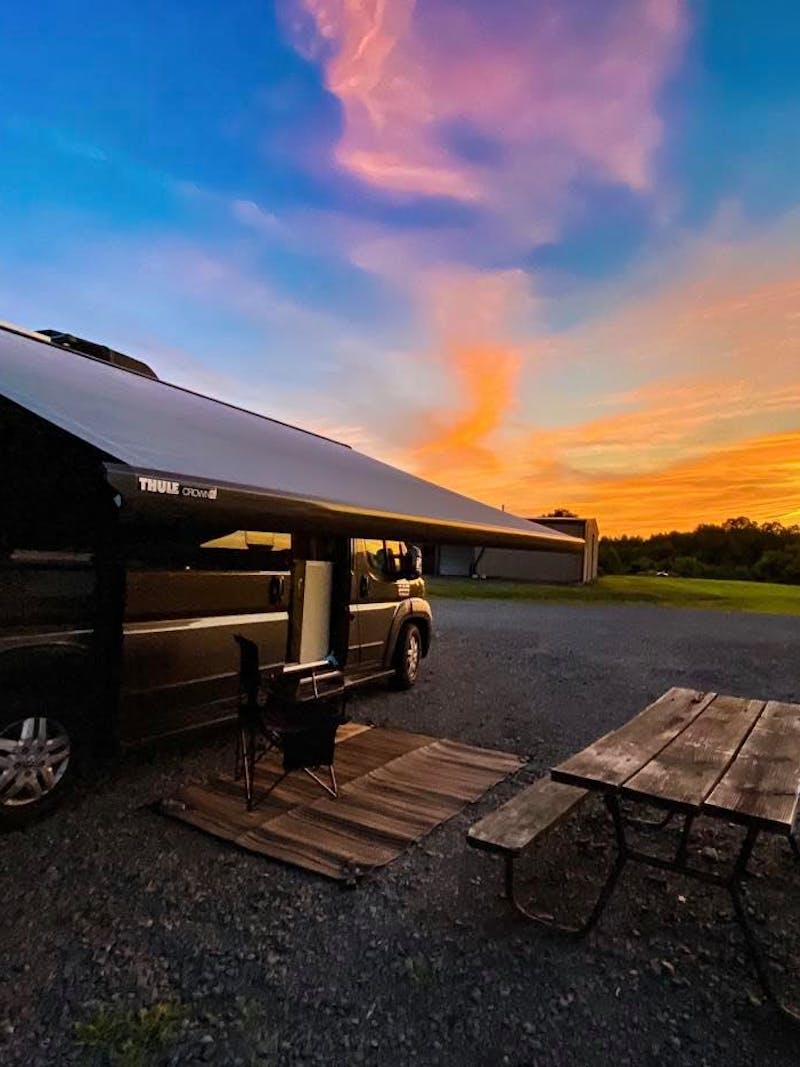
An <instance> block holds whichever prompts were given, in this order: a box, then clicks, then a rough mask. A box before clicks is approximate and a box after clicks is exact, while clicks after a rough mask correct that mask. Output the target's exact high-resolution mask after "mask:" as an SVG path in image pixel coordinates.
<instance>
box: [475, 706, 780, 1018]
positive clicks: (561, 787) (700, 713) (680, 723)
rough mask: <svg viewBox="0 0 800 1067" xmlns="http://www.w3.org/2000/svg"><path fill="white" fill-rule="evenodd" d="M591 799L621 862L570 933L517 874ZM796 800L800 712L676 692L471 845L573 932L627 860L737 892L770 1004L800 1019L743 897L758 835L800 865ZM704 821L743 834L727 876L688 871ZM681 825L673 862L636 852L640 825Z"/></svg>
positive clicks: (544, 784) (527, 796)
mask: <svg viewBox="0 0 800 1067" xmlns="http://www.w3.org/2000/svg"><path fill="white" fill-rule="evenodd" d="M565 790H570V792H566V791H565ZM590 792H594V793H596V794H599V795H600V796H601V797H602V798H603V800H604V802H605V805H606V808H607V810H608V813H609V815H610V817H611V821H612V825H613V828H614V836H615V844H616V856H615V859H614V862H613V864H612V866H611V869H610V870H609V872H608V875H607V877H606V880H605V883H604V884H603V886H602V887H601V890H600V893H599V896H598V898H597V902H596V903H595V905H594V907H593V908H592V910H591V912H590V914H589V916H588V918H587V919H586V920H585V921H584V922H583V923H581V924H580V925H577V926H564V925H561V924H557V923H555V922H554V921H553V920H552V918H551V917H550V916H546V915H542V914H539V913H536V912H531V911H529V910H528V909H527V908H524V907H523V906H522V905H521V904H520V903H519V902H518V901H517V900H516V898H515V895H514V886H513V864H514V859H515V858H516V856H517V855H519V853H520V852H521V851H523V850H524V849H525V848H528V847H530V846H531V845H532V844H534V843H535V842H536V841H538V840H540V839H541V838H542V837H543V836H544V835H545V834H546V833H548V832H549V831H550V830H552V829H554V828H555V827H556V826H558V825H560V823H562V822H563V821H564V819H565V818H567V816H568V815H569V814H571V813H572V812H573V811H575V810H576V809H577V807H578V806H579V805H580V804H581V803H582V801H583V800H584V799H585V798H586V796H587V795H588V794H589V793H590ZM798 797H800V705H797V704H786V703H780V702H778V701H771V700H770V701H765V700H748V699H745V698H742V697H732V696H721V695H719V694H717V693H702V692H697V691H695V690H689V689H682V688H673V689H669V690H668V691H667V692H666V693H664V694H663V695H662V696H661V697H659V698H658V700H656V701H655V702H654V703H653V704H650V705H649V706H648V707H647V708H645V709H644V711H642V712H640V713H639V714H638V715H636V716H635V717H634V718H633V719H631V720H630V721H629V722H628V723H626V724H625V725H624V726H622V727H620V728H619V729H618V730H613V731H611V733H608V734H606V735H605V736H604V737H601V738H600V739H599V740H597V741H595V742H594V743H593V744H591V745H589V746H588V747H587V748H585V749H583V751H581V752H578V753H577V754H576V755H574V756H572V757H570V758H569V759H568V760H566V761H565V762H564V763H561V764H559V765H558V766H557V767H554V768H552V770H551V772H550V777H549V779H548V778H543V779H540V780H539V781H538V782H535V783H534V785H533V786H531V787H529V788H528V789H526V790H524V791H523V792H522V793H520V794H518V795H517V796H516V797H514V798H513V799H512V800H511V801H509V802H508V804H506V805H504V806H503V807H502V808H500V809H499V810H498V811H496V812H492V813H491V814H490V815H487V816H486V817H485V818H484V819H482V820H481V821H480V822H479V823H476V825H475V826H473V827H472V828H471V829H470V830H469V832H468V838H467V839H468V841H469V843H470V844H471V845H473V846H474V847H477V848H482V849H486V850H489V851H493V852H496V853H499V854H501V855H503V856H505V858H506V893H507V896H508V897H509V899H510V900H511V901H512V903H513V904H514V906H515V907H516V908H517V910H518V911H519V912H521V913H522V914H523V915H524V916H525V917H526V918H528V919H530V920H532V921H534V922H537V923H539V924H541V925H546V926H550V927H554V928H556V929H558V930H561V931H564V932H568V933H573V934H585V933H587V932H588V931H589V930H590V929H591V928H592V926H593V925H594V924H595V922H596V921H597V919H598V918H599V917H600V915H601V913H602V911H603V909H604V907H605V905H606V903H607V902H608V899H609V898H610V896H611V893H612V891H613V889H614V886H615V884H616V882H617V879H618V877H619V875H620V873H621V871H622V869H623V867H624V866H625V864H626V863H627V862H628V861H633V862H637V863H643V864H645V865H647V866H651V867H656V868H660V869H662V870H670V871H676V872H679V873H681V874H683V875H685V876H688V877H690V878H694V879H696V880H698V881H701V882H704V883H706V884H710V885H714V886H718V887H721V888H724V889H726V890H728V892H729V893H730V896H731V900H732V902H733V907H734V913H735V915H736V918H737V920H738V922H739V925H740V926H741V928H742V932H743V934H744V937H745V942H746V944H747V948H748V951H749V953H750V956H751V958H752V961H753V964H754V966H755V970H756V974H757V976H758V978H759V981H760V983H761V986H762V988H763V990H764V992H765V994H766V996H767V998H768V999H769V1000H770V1001H771V1002H772V1003H773V1004H775V1005H776V1006H777V1007H778V1008H779V1009H780V1010H781V1011H782V1012H784V1013H785V1014H786V1015H789V1016H790V1017H791V1018H793V1019H794V1020H796V1021H800V1013H798V1012H797V1011H796V1010H795V1009H794V1008H792V1007H789V1006H788V1005H786V1004H784V1003H783V1002H782V1001H781V1000H780V998H779V997H778V995H777V993H776V991H775V989H774V986H773V984H772V980H771V977H770V974H769V971H768V968H767V964H766V961H765V959H764V957H763V956H762V953H761V949H760V947H759V944H758V939H757V937H756V935H755V931H754V929H753V927H752V924H751V922H750V919H749V916H748V913H747V909H746V907H745V904H744V901H743V899H742V895H741V885H742V882H743V880H744V879H745V877H746V874H747V865H748V862H749V860H750V857H751V855H752V852H753V848H754V846H755V844H756V841H757V839H758V837H759V835H760V834H762V833H771V834H777V835H779V836H781V837H783V838H785V839H786V840H787V841H788V842H789V845H790V846H791V848H792V850H793V852H794V853H795V855H796V856H798V857H800V851H799V850H798V846H797V842H796V839H795V823H796V818H797V812H798ZM624 802H627V804H628V806H630V804H636V803H639V804H646V805H648V806H653V807H656V808H660V809H662V810H664V812H665V815H664V818H663V819H661V820H658V821H654V820H650V821H647V822H645V821H643V820H640V819H634V818H633V817H632V816H631V815H630V813H629V812H628V810H627V807H626V808H623V803H624ZM699 816H707V817H711V818H715V819H722V820H724V821H726V822H730V823H736V824H738V825H740V826H742V827H743V828H744V834H743V836H742V839H741V842H740V844H739V849H738V852H737V854H736V855H735V857H734V858H733V863H732V866H731V869H730V870H729V871H728V873H718V872H717V871H712V870H707V869H702V868H699V867H696V866H693V865H692V863H691V862H690V859H689V844H690V835H691V831H692V826H693V823H694V821H695V819H696V818H698V817H699ZM676 817H682V818H683V825H682V827H681V832H680V836H679V840H678V844H677V847H676V850H675V853H674V855H673V856H671V857H665V856H663V855H656V854H654V853H651V852H645V851H642V850H640V849H639V848H636V847H632V846H631V844H630V843H629V841H628V837H627V831H628V829H629V828H630V826H631V825H639V826H643V825H645V826H648V827H649V828H651V829H656V830H660V829H663V828H664V827H666V826H667V824H668V823H669V822H671V821H672V820H673V819H674V818H676Z"/></svg>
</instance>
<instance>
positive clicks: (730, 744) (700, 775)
mask: <svg viewBox="0 0 800 1067" xmlns="http://www.w3.org/2000/svg"><path fill="white" fill-rule="evenodd" d="M550 773H551V776H552V778H553V779H554V780H555V781H557V782H567V783H568V784H570V785H578V786H583V787H584V788H586V789H595V790H598V791H601V792H615V793H619V794H620V795H621V796H622V797H628V798H630V799H632V800H638V801H643V802H645V803H652V804H657V805H659V806H662V807H663V806H666V807H668V808H674V809H676V810H679V811H686V812H695V813H703V814H709V815H717V816H721V817H723V818H728V819H731V820H734V821H736V822H741V823H744V824H746V825H756V826H758V827H759V828H761V829H765V830H770V831H773V832H775V833H780V834H789V832H790V831H791V829H792V826H793V824H794V820H795V815H796V813H797V806H798V793H800V705H798V704H781V703H778V702H777V701H774V700H769V701H764V700H748V699H747V698H745V697H731V696H720V695H719V694H717V693H699V692H697V691H696V690H692V689H678V688H673V689H669V690H668V691H667V692H666V693H664V695H663V696H661V697H659V698H658V700H656V701H655V703H653V704H651V705H650V706H649V707H647V708H645V709H644V711H641V712H640V713H639V714H638V715H636V716H635V717H634V718H633V719H631V720H630V722H627V723H626V724H625V725H624V726H622V727H620V729H619V730H613V731H612V732H611V733H609V734H606V735H605V736H604V737H601V738H600V739H599V740H598V741H595V742H594V744H592V745H589V747H588V748H585V749H583V751H582V752H578V753H577V754H576V755H574V756H572V757H571V758H570V759H568V760H566V761H565V762H564V763H561V764H559V766H558V767H554V768H553V769H552V771H551V772H550Z"/></svg>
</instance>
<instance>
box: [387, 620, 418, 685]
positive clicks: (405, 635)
mask: <svg viewBox="0 0 800 1067" xmlns="http://www.w3.org/2000/svg"><path fill="white" fill-rule="evenodd" d="M421 659H422V638H421V636H420V632H419V627H417V626H415V625H414V623H413V622H410V623H409V624H408V625H407V626H405V627H404V628H403V632H402V633H401V634H400V640H399V641H398V642H397V651H396V652H395V667H394V681H395V685H396V686H397V688H398V689H410V688H411V686H412V685H413V684H414V683H415V682H416V680H417V675H418V674H419V664H420V660H421Z"/></svg>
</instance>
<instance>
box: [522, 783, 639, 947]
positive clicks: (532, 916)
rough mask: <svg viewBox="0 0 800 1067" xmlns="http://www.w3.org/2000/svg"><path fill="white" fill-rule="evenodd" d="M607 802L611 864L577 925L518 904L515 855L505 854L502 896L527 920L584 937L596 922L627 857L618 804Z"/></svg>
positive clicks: (557, 931) (572, 935) (557, 930)
mask: <svg viewBox="0 0 800 1067" xmlns="http://www.w3.org/2000/svg"><path fill="white" fill-rule="evenodd" d="M606 803H607V806H608V808H609V811H610V813H611V817H612V819H613V820H614V826H615V830H616V839H617V855H616V856H615V858H614V862H613V864H612V865H611V869H610V870H609V872H608V874H607V875H606V880H605V882H604V883H603V886H602V888H601V890H600V894H599V896H598V897H597V900H596V901H595V903H594V906H593V907H592V910H591V911H590V912H589V914H588V916H587V917H586V918H585V919H584V921H583V922H582V923H580V924H578V925H577V926H575V925H570V924H568V923H560V922H557V921H556V920H555V919H554V918H553V916H552V915H549V914H547V913H545V912H536V911H530V910H529V909H528V908H526V907H525V905H523V904H521V903H520V902H519V900H518V899H517V895H516V891H515V887H514V860H515V858H516V857H514V856H512V855H506V870H505V889H506V891H505V896H506V899H507V900H509V901H510V902H511V904H512V905H513V907H514V909H515V910H516V911H517V913H518V914H519V915H521V916H522V918H523V919H525V920H527V921H528V922H532V923H536V925H537V926H544V927H545V928H546V929H548V930H554V931H555V932H556V933H559V934H565V935H566V936H568V937H585V936H586V934H588V933H589V932H590V930H592V928H593V927H594V926H595V925H596V923H597V921H598V919H599V918H600V916H601V915H602V914H603V912H604V910H605V907H606V904H608V901H609V900H610V898H611V894H612V893H613V892H614V887H615V885H616V884H617V879H618V878H619V876H620V874H621V873H622V868H623V867H624V866H625V863H626V861H627V859H628V851H627V847H626V846H625V835H624V830H623V827H622V815H621V813H620V810H619V804H618V803H617V800H616V797H613V798H612V797H609V798H607V801H606Z"/></svg>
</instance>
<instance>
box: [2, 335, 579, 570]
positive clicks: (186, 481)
mask: <svg viewBox="0 0 800 1067" xmlns="http://www.w3.org/2000/svg"><path fill="white" fill-rule="evenodd" d="M0 395H3V396H5V397H6V398H7V399H8V400H11V401H13V402H14V403H16V404H18V405H20V406H21V407H23V408H25V409H27V410H28V411H30V412H32V413H34V414H35V415H37V416H39V417H41V418H42V419H45V420H47V421H48V422H49V423H51V424H53V425H55V426H57V427H59V428H60V429H62V430H64V431H66V432H67V433H68V434H71V435H72V436H73V437H75V438H78V439H79V440H81V441H83V442H85V443H87V444H88V445H90V446H93V447H94V448H95V449H97V450H99V452H100V453H101V458H102V459H103V461H104V463H105V467H106V476H107V478H108V481H109V482H110V483H111V485H112V486H113V487H114V488H115V489H116V490H117V492H118V493H119V494H120V496H121V498H122V501H121V507H120V516H121V518H122V519H123V520H128V521H130V522H137V521H138V522H140V523H146V524H148V525H150V524H153V525H156V526H158V525H160V524H163V523H167V524H170V525H173V526H174V524H176V523H178V524H187V525H191V526H196V527H198V528H200V529H203V530H205V531H208V532H211V533H213V532H215V531H218V532H219V533H223V532H225V531H230V530H234V529H266V530H274V531H284V532H294V531H305V532H313V533H321V534H324V533H347V534H352V535H361V536H368V537H398V538H404V539H406V540H423V541H436V542H440V543H444V542H460V543H468V544H475V545H487V546H488V545H493V546H494V545H496V546H505V547H510V548H536V549H552V550H554V551H567V552H580V551H581V550H582V546H583V541H582V540H581V539H579V538H574V537H569V536H567V535H566V534H562V533H558V532H556V531H555V530H549V529H548V528H547V527H545V526H541V525H537V524H536V523H531V522H529V521H527V520H526V519H522V518H519V517H517V516H515V515H511V514H509V513H507V512H504V511H499V510H497V509H495V508H491V507H488V506H487V505H485V504H481V503H479V502H478V501H475V500H471V499H469V498H468V497H464V496H461V495H459V494H458V493H453V492H450V491H449V490H447V489H443V488H441V487H440V486H437V485H433V484H432V483H430V482H426V481H424V480H422V479H420V478H416V477H414V476H412V475H410V474H406V473H405V472H403V471H400V470H397V469H396V468H394V467H390V466H388V465H387V464H385V463H380V462H378V461H377V460H375V459H371V458H370V457H368V456H365V455H363V454H362V453H360V452H356V451H355V450H354V449H352V448H350V447H348V446H347V445H343V444H339V443H337V442H335V441H330V440H328V439H326V438H323V437H319V436H317V435H315V434H313V433H308V432H306V431H304V430H301V429H297V428H296V427H292V426H287V425H285V424H283V423H281V422H278V421H276V420H273V419H269V418H266V417H264V416H262V415H256V414H254V413H252V412H249V411H243V410H241V409H240V408H236V407H233V406H231V405H229V404H225V403H222V402H220V401H218V400H212V399H211V398H209V397H205V396H201V395H199V394H197V393H193V392H191V391H189V390H186V389H181V388H179V387H177V386H173V385H168V384H167V383H165V382H160V381H154V380H152V379H149V378H145V377H141V376H139V375H136V374H132V373H129V372H127V371H124V370H121V369H119V368H117V367H114V366H110V365H108V364H105V363H103V362H101V361H99V360H95V359H92V358H89V357H86V356H81V355H78V354H75V353H72V352H64V351H62V350H60V349H58V348H56V347H54V346H51V345H49V344H47V343H45V342H42V341H37V340H34V339H31V338H28V337H24V336H20V335H17V334H13V333H9V332H7V331H5V330H0Z"/></svg>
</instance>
